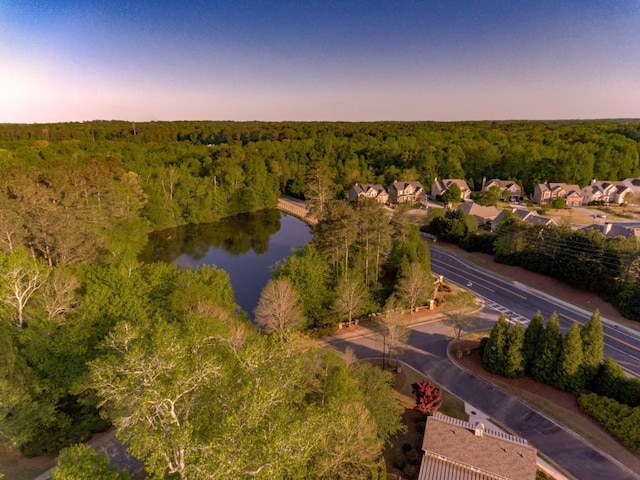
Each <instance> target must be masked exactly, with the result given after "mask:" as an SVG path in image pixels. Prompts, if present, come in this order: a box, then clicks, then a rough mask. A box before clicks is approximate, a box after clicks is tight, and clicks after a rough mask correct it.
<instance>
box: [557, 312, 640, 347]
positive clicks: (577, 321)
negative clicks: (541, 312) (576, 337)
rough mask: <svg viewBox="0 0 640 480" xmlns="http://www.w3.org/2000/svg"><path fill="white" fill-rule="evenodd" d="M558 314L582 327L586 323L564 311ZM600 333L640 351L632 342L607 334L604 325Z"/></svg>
mask: <svg viewBox="0 0 640 480" xmlns="http://www.w3.org/2000/svg"><path fill="white" fill-rule="evenodd" d="M559 316H560V317H564V318H566V319H567V320H571V321H572V322H575V323H577V324H578V325H580V326H581V327H582V326H584V324H585V323H586V322H581V321H580V320H578V319H575V318H573V317H569V316H568V315H565V314H564V313H561V314H559ZM602 333H603V334H604V336H605V337H608V338H610V339H611V340H614V341H616V342H618V343H621V344H622V345H626V346H627V347H629V348H631V349H632V350H636V351H638V352H640V347H637V346H635V345H633V344H632V343H629V342H625V341H624V340H621V339H619V338H617V337H614V336H613V335H611V334H609V333H606V332H605V331H604V325H603V328H602ZM611 348H614V347H611ZM623 353H624V352H623ZM627 355H628V354H627Z"/></svg>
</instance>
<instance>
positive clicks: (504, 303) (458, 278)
mask: <svg viewBox="0 0 640 480" xmlns="http://www.w3.org/2000/svg"><path fill="white" fill-rule="evenodd" d="M429 247H430V250H431V269H432V271H433V273H435V274H436V275H443V276H444V277H445V278H446V279H447V280H449V281H452V282H454V283H456V284H458V285H461V286H463V287H465V288H468V289H469V290H471V291H473V292H474V293H476V294H477V295H479V296H480V297H482V298H483V299H484V300H485V302H486V305H487V307H488V308H491V309H493V310H496V311H498V312H503V313H505V314H506V315H507V317H511V318H512V319H513V320H514V321H521V322H522V323H523V324H525V325H526V324H527V323H528V319H530V318H531V317H532V316H533V315H534V314H535V313H536V312H537V311H540V312H542V315H543V317H544V318H545V320H546V319H548V318H549V317H550V316H551V314H552V313H553V312H557V313H558V317H559V320H560V326H561V329H562V331H563V332H566V331H567V330H568V328H569V327H570V326H571V324H572V323H574V322H577V323H579V324H580V325H582V324H584V323H585V322H586V321H588V320H589V317H590V315H591V313H587V312H590V311H591V308H590V306H589V305H577V306H575V307H574V306H571V305H569V304H567V303H566V302H562V301H559V300H556V299H554V298H553V297H551V296H549V295H544V296H542V295H538V294H536V293H533V292H532V291H531V290H529V289H527V288H526V287H525V286H524V285H518V284H517V283H514V282H509V281H505V280H503V279H502V278H500V277H498V276H495V275H492V274H491V273H490V272H486V271H483V270H480V269H478V268H476V267H474V266H472V265H469V264H467V263H465V262H464V261H462V260H461V259H460V258H459V257H456V256H454V255H452V254H451V253H449V252H448V251H446V250H445V249H443V248H441V247H438V245H437V244H430V245H429ZM576 307H577V308H576ZM603 330H604V335H605V339H604V343H605V355H606V356H610V357H612V358H614V359H615V360H616V362H618V364H619V365H620V366H622V367H623V368H625V369H626V370H627V371H629V372H631V373H633V374H635V375H637V376H640V338H639V337H638V336H637V334H635V332H631V331H629V330H628V329H626V328H622V327H619V326H618V325H616V324H614V323H612V322H607V321H603Z"/></svg>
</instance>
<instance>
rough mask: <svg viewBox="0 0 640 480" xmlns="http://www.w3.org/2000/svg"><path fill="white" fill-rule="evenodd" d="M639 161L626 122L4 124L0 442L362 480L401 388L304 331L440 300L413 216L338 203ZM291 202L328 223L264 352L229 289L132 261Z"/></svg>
mask: <svg viewBox="0 0 640 480" xmlns="http://www.w3.org/2000/svg"><path fill="white" fill-rule="evenodd" d="M639 145H640V122H631V121H629V122H622V121H621V122H613V121H612V122H604V121H602V122H573V123H569V122H534V123H524V122H492V123H488V122H476V123H399V122H395V123H388V122H384V123H382V122H380V123H259V122H253V123H233V122H152V123H131V122H98V121H96V122H86V123H62V124H51V125H0V397H1V398H0V441H2V442H3V443H5V444H9V445H12V446H14V447H16V448H20V449H21V450H22V451H23V452H24V453H26V454H29V455H38V454H41V453H50V452H57V451H59V450H60V449H61V448H63V447H65V446H67V445H70V444H73V443H75V442H78V441H83V440H85V439H86V438H87V437H88V436H89V435H90V434H91V432H94V431H97V430H100V429H104V428H106V427H108V426H109V424H111V425H114V426H115V427H116V429H117V434H118V436H119V437H120V438H121V439H123V440H125V441H127V442H128V443H129V445H130V449H131V451H132V453H134V454H135V455H136V456H138V457H139V458H140V459H142V460H143V461H144V462H145V465H146V468H147V471H148V472H149V473H150V474H151V475H152V476H153V477H154V478H164V476H165V475H166V474H172V475H175V476H177V477H178V478H186V477H187V476H189V478H248V477H251V478H256V477H260V478H371V477H372V476H375V475H376V473H375V472H377V471H378V459H379V458H380V450H381V447H382V444H383V443H384V442H385V441H387V440H388V439H389V438H390V436H392V435H393V434H394V433H395V432H396V431H397V430H398V429H399V428H400V421H399V413H398V411H397V410H394V408H393V405H394V401H393V398H392V396H391V387H390V382H389V378H388V377H387V376H386V375H385V374H384V372H380V371H379V370H375V369H374V370H375V371H369V370H368V369H367V368H366V367H363V366H361V365H356V364H352V363H349V362H346V361H345V360H344V359H342V358H339V357H337V356H336V355H333V354H331V353H329V352H324V351H321V350H318V349H317V348H316V347H314V346H313V345H312V344H311V343H310V342H309V341H308V340H307V339H306V337H304V336H302V335H300V334H299V331H300V330H303V331H307V332H308V331H322V329H325V328H327V327H328V328H329V329H331V328H335V326H336V324H337V321H338V320H341V321H343V322H348V323H351V321H352V320H353V319H354V318H357V316H358V315H362V314H366V313H368V312H372V311H380V310H381V309H382V310H384V311H393V310H394V309H397V308H415V307H416V306H417V305H420V304H421V303H422V302H424V301H425V300H427V299H428V297H429V295H430V294H431V288H432V285H431V284H430V282H429V280H428V279H430V261H429V250H428V247H427V245H426V243H425V242H423V241H422V240H421V238H420V235H419V232H418V231H417V228H415V226H413V225H410V224H409V222H408V220H407V218H406V216H405V214H404V210H403V209H400V208H399V209H397V210H396V212H395V214H394V215H393V217H391V218H390V217H389V216H388V215H386V213H385V212H384V211H383V210H382V207H381V206H380V205H379V204H377V203H376V202H358V204H357V205H355V206H349V205H348V204H347V203H346V202H344V201H343V200H344V198H345V197H346V192H347V189H348V188H349V187H350V186H351V185H352V184H354V183H355V182H359V183H381V184H383V185H385V186H387V185H388V184H389V183H391V182H392V181H393V180H395V179H405V180H419V181H421V182H422V183H423V184H424V185H425V186H427V187H428V186H430V184H431V182H432V181H433V179H434V178H436V177H438V178H440V177H453V178H464V179H466V180H467V181H468V182H469V184H470V185H472V186H476V187H477V186H479V185H480V182H481V180H482V178H483V177H485V176H486V177H500V178H503V179H513V180H517V181H518V182H520V183H521V184H522V185H523V187H524V190H525V192H526V193H531V191H532V189H533V185H535V184H536V183H538V182H541V181H545V180H549V181H558V182H571V183H579V184H586V183H588V181H589V180H590V179H591V178H594V177H595V178H598V179H605V180H619V179H622V178H625V177H630V176H640V160H639ZM282 193H288V194H290V195H294V196H298V197H300V198H305V199H306V200H307V204H308V206H309V207H310V209H311V211H312V212H313V213H314V214H315V215H316V216H317V217H318V219H319V223H318V225H317V226H316V227H315V228H314V241H313V242H312V244H310V245H308V246H306V247H305V248H303V249H301V250H299V251H298V252H295V254H294V255H292V256H291V257H290V258H289V259H287V260H286V261H285V262H283V264H282V265H280V266H279V268H278V269H277V271H275V272H274V279H273V280H272V282H270V284H269V285H267V287H266V288H265V290H264V291H263V295H262V297H261V303H262V304H263V305H270V303H269V302H270V300H272V299H273V298H280V299H281V298H284V297H286V298H287V300H288V301H289V302H290V303H286V304H284V303H281V304H280V305H279V306H278V308H276V307H273V306H272V307H270V308H264V309H262V310H260V309H257V311H256V322H257V324H258V325H260V326H261V327H262V328H263V330H264V331H265V332H272V334H270V335H269V334H264V333H259V332H257V331H256V329H255V327H253V326H251V325H250V324H249V323H248V322H247V320H246V316H245V315H243V314H242V312H238V310H237V308H236V306H235V303H234V299H233V291H232V290H231V286H230V284H229V281H228V278H227V276H226V274H225V273H224V272H222V271H220V270H217V269H216V268H213V267H211V268H202V269H198V270H195V271H180V270H178V269H176V268H175V267H173V266H168V265H164V264H152V263H148V264H147V263H144V262H140V261H139V259H140V258H141V257H140V255H141V253H142V252H143V251H144V249H145V246H146V245H147V235H148V233H149V232H150V231H152V230H160V229H163V228H166V227H170V226H175V225H181V224H200V223H206V222H212V221H217V220H219V219H221V218H225V217H229V216H233V215H237V214H239V213H244V212H252V211H257V210H262V209H266V208H274V207H275V206H276V204H277V199H278V197H279V196H280V195H281V194H282ZM274 222H276V223H277V219H276V218H274ZM244 227H246V228H250V227H251V226H250V225H245V226H244ZM263 240H264V239H261V238H260V237H256V239H255V242H256V243H257V244H259V243H260V242H261V241H263ZM220 241H223V239H220ZM291 312H293V313H294V315H292V314H291ZM194 372H195V373H197V375H196V374H194ZM376 372H377V373H376ZM140 385H144V386H145V387H147V388H145V389H141V388H140ZM100 407H101V408H102V416H101V415H100V414H99V408H100ZM105 419H106V420H105ZM346 419H348V420H349V421H348V422H347V421H346ZM317 438H322V439H323V443H321V444H318V442H311V443H310V442H309V440H310V439H317ZM324 440H326V441H324ZM166 452H171V453H166ZM76 453H77V452H76ZM73 455H75V454H73ZM73 455H71V457H72V458H75V457H73ZM274 458H277V459H278V461H277V462H276V461H273V460H272V459H274ZM198 472H200V473H198Z"/></svg>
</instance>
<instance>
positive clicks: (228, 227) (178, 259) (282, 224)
mask: <svg viewBox="0 0 640 480" xmlns="http://www.w3.org/2000/svg"><path fill="white" fill-rule="evenodd" d="M310 241H311V231H310V229H309V226H308V225H307V224H306V223H304V222H303V221H302V220H299V219H298V218H296V217H293V216H291V215H288V214H286V213H283V212H280V211H279V210H262V211H260V212H255V213H251V214H243V215H238V216H235V217H229V218H225V219H223V220H221V221H219V222H216V223H208V224H199V225H185V226H182V227H176V228H170V229H167V230H162V231H158V232H153V233H152V234H151V235H149V243H148V245H147V248H146V249H145V251H144V252H143V253H142V255H141V258H140V259H141V260H142V261H145V262H152V261H164V262H170V263H175V264H176V265H178V267H180V268H195V267H197V266H199V265H215V266H216V267H218V268H220V269H222V270H226V271H227V273H228V274H229V278H230V279H231V285H232V286H233V291H234V294H235V299H236V303H237V304H238V305H240V307H241V308H242V309H243V310H244V311H245V312H247V313H248V314H249V317H251V318H253V309H254V308H255V306H256V305H257V304H258V300H259V298H260V292H261V291H262V289H263V288H264V286H265V285H266V284H267V282H268V281H269V280H270V279H271V269H272V268H273V267H274V266H275V265H276V264H277V263H278V262H281V261H282V260H284V259H285V258H287V257H288V256H290V255H291V249H292V248H300V247H302V246H303V245H305V244H306V243H308V242H310Z"/></svg>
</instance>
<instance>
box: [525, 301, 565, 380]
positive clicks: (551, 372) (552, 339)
mask: <svg viewBox="0 0 640 480" xmlns="http://www.w3.org/2000/svg"><path fill="white" fill-rule="evenodd" d="M561 349H562V335H560V322H559V321H558V314H557V313H555V312H554V313H553V315H551V318H549V320H548V321H547V324H546V325H545V327H544V330H543V332H542V335H541V336H540V347H539V353H538V354H537V356H536V358H535V359H534V361H533V368H532V370H531V375H532V376H533V378H534V379H535V380H537V381H538V382H541V383H545V384H547V385H553V381H554V379H555V371H556V368H557V366H558V358H559V356H560V350H561Z"/></svg>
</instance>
